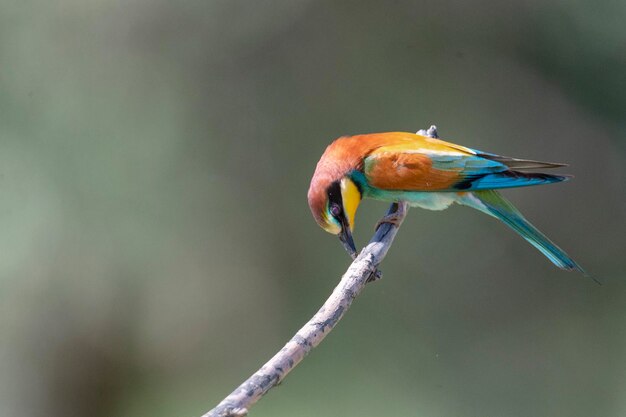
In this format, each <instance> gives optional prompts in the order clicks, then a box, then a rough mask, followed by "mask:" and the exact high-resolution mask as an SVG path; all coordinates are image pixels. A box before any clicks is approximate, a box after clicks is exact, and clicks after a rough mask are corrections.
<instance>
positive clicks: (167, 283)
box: [0, 0, 626, 417]
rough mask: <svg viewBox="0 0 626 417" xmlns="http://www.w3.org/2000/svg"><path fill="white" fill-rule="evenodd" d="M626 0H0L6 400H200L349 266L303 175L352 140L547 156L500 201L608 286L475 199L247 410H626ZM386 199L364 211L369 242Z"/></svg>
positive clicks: (157, 412)
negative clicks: (540, 248) (398, 140)
mask: <svg viewBox="0 0 626 417" xmlns="http://www.w3.org/2000/svg"><path fill="white" fill-rule="evenodd" d="M625 21H626V3H625V2H618V1H590V0H589V1H581V0H576V1H564V0H563V1H552V2H541V1H525V2H501V1H496V0H483V1H478V2H464V1H460V0H444V1H440V0H437V1H435V0H427V1H421V2H409V1H391V2H362V1H343V2H333V1H330V0H328V1H309V0H298V1H294V0H279V1H257V2H252V1H245V2H244V1H240V0H205V1H187V2H171V1H164V0H155V1H147V0H133V1H104V0H90V1H85V0H60V1H42V0H40V1H27V2H23V1H22V2H20V1H10V0H2V1H0V92H1V94H0V141H1V142H0V143H1V145H2V146H1V148H0V222H1V228H0V230H1V231H2V232H1V233H0V253H1V254H2V255H1V256H0V265H1V266H0V415H1V416H3V417H4V416H7V417H18V416H19V417H39V416H46V417H56V416H59V417H61V416H63V417H73V416H90V417H98V416H102V417H104V416H106V417H134V416H146V415H150V416H154V417H159V416H198V415H200V414H202V413H203V412H205V411H207V410H208V409H210V408H212V407H213V406H214V405H215V404H217V403H218V402H219V401H220V400H221V399H222V398H223V397H224V396H225V395H227V394H228V393H230V392H231V391H232V389H234V388H235V387H236V386H237V385H238V384H239V383H240V382H242V381H243V380H244V379H245V378H247V377H248V376H249V375H250V374H251V373H252V372H253V371H255V370H256V369H257V368H258V367H259V366H260V365H261V364H263V363H264V362H265V361H266V360H267V359H268V358H269V357H270V356H272V355H273V354H274V353H275V352H276V351H277V350H278V349H280V347H282V345H283V344H284V343H285V342H286V341H287V340H288V339H289V338H290V337H291V335H293V334H294V333H295V331H296V330H297V329H298V328H299V327H300V326H301V325H302V324H303V323H304V322H305V321H307V320H308V319H309V318H310V317H311V316H312V315H313V313H314V312H315V311H316V310H317V308H318V307H319V306H320V305H321V303H322V302H323V300H324V299H325V298H326V297H327V295H328V294H329V293H330V291H331V290H332V288H333V287H334V285H335V284H336V283H337V281H338V279H339V277H340V276H341V274H342V273H343V271H345V269H346V267H347V265H348V263H349V259H348V258H347V256H346V254H345V253H344V252H343V249H342V248H341V245H340V243H339V242H338V240H337V239H336V238H334V237H332V236H330V235H328V234H326V233H324V232H323V231H322V230H321V229H320V228H319V227H318V226H317V225H316V224H315V222H314V221H313V219H312V217H311V214H310V212H309V209H308V207H307V203H306V191H307V188H308V185H309V179H310V176H311V174H312V172H313V169H314V167H315V164H316V162H317V160H318V158H319V156H320V155H321V153H322V152H323V150H324V148H325V146H326V145H327V144H328V143H330V141H331V140H332V139H334V138H335V137H338V136H340V135H344V134H356V133H367V132H377V131H389V130H403V131H416V130H417V129H420V128H426V127H428V126H429V125H430V124H433V123H435V124H437V125H438V126H439V131H440V134H441V136H442V137H443V138H444V139H448V140H451V141H453V142H458V143H461V144H464V145H467V146H471V147H474V148H478V149H483V150H486V151H491V152H495V153H500V154H505V155H512V156H518V157H525V158H532V159H540V160H548V161H552V160H555V161H562V162H567V163H569V164H571V166H570V167H569V168H567V169H565V170H563V171H564V172H568V173H571V174H574V175H575V176H576V178H575V180H573V181H570V182H568V183H566V184H561V185H554V186H546V187H535V188H527V189H523V190H522V189H520V190H515V191H510V192H506V195H507V196H508V197H509V198H510V199H511V200H513V201H514V202H515V203H516V204H517V205H518V207H519V208H520V209H521V210H522V211H523V212H524V213H525V214H526V215H527V216H528V217H529V219H531V220H532V221H533V222H534V223H535V224H536V225H537V226H538V227H540V228H541V229H543V230H544V231H545V232H546V233H547V234H548V235H549V236H550V237H552V238H553V239H554V240H555V241H556V242H557V243H558V244H559V245H561V246H562V247H564V248H565V249H566V250H568V252H570V254H572V256H573V257H574V258H575V259H577V260H578V261H579V262H580V263H581V264H582V265H584V266H585V267H586V268H587V269H588V270H589V271H591V273H592V274H594V276H596V277H598V278H599V279H600V280H601V281H602V282H603V283H604V285H603V286H597V285H595V284H594V283H593V282H592V281H591V280H588V279H585V278H583V277H581V276H579V275H577V274H574V273H566V272H563V271H560V270H558V269H557V268H555V267H553V266H552V265H551V264H550V263H549V262H548V261H547V260H546V259H545V258H544V257H543V256H542V255H540V254H539V253H538V252H537V251H536V250H534V249H533V248H532V247H531V246H530V245H528V244H527V243H526V242H524V241H523V240H522V239H520V238H519V237H518V236H516V235H515V234H513V233H512V232H510V231H509V230H508V229H507V228H506V227H504V226H503V225H501V224H499V223H498V222H497V221H495V220H493V219H491V218H488V217H487V216H485V215H482V214H480V213H478V212H475V211H472V210H470V209H467V208H462V207H454V208H451V209H450V210H448V211H445V212H439V213H436V212H428V211H424V210H418V209H413V210H411V211H410V213H409V217H408V219H407V221H406V222H405V224H404V226H403V228H402V230H401V231H400V233H399V235H398V238H397V239H396V242H395V244H394V247H393V248H392V249H391V251H390V253H389V255H388V257H387V259H386V260H385V263H384V265H383V268H382V269H383V270H384V272H385V277H384V279H383V280H382V281H380V282H378V283H376V284H374V285H372V286H368V287H367V289H366V290H365V292H364V294H363V295H362V297H360V298H359V299H358V300H357V301H356V302H355V304H354V305H353V308H352V309H351V311H350V312H349V313H348V315H347V316H346V317H345V319H344V320H343V321H342V322H341V323H340V324H339V325H338V327H337V328H336V329H335V331H334V332H333V333H332V334H331V335H330V336H329V337H328V338H327V339H326V340H325V341H324V342H323V343H322V345H320V347H319V348H318V349H316V350H315V351H314V352H313V353H312V354H311V355H310V356H309V358H307V360H305V361H304V362H303V363H302V364H301V366H299V367H298V368H297V369H296V370H295V371H294V372H293V373H292V374H291V375H290V376H289V377H288V378H287V379H286V380H285V382H284V383H283V384H282V385H281V386H280V387H278V388H276V389H274V390H273V391H272V392H271V393H270V394H269V395H268V396H267V397H265V398H264V399H263V400H262V401H261V402H260V403H258V404H257V405H256V406H255V407H254V408H253V409H252V414H251V415H253V416H258V417H261V416H303V417H306V416H316V417H318V416H374V415H411V416H413V415H415V416H429V417H430V416H442V417H444V416H477V417H482V416H519V417H522V416H551V417H554V416H568V417H572V416H581V417H582V416H585V417H588V416H591V415H594V416H605V417H611V416H624V415H626V312H625V307H624V306H625V304H626V281H625V278H626V277H625V276H624V275H625V274H624V273H625V271H626V171H625V169H624V164H625V162H626V141H625V140H624V138H625V136H626V118H625V115H626V114H625V113H626V112H625V109H626V77H625V74H626V25H624V22H625ZM385 209H386V205H385V204H382V203H377V202H369V203H367V204H364V205H363V206H362V208H361V210H360V212H359V216H358V223H357V227H356V231H355V233H356V239H357V243H359V244H363V243H365V242H366V241H367V240H368V239H369V237H370V236H371V234H372V232H373V225H374V224H375V223H376V221H377V219H378V218H379V217H380V215H381V214H382V213H383V212H384V210H385Z"/></svg>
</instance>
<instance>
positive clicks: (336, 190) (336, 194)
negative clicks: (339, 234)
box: [328, 181, 343, 218]
mask: <svg viewBox="0 0 626 417" xmlns="http://www.w3.org/2000/svg"><path fill="white" fill-rule="evenodd" d="M334 207H337V208H338V213H337V214H335V213H334V212H335V211H336V210H337V209H335V208H334ZM342 207H343V200H342V198H341V186H340V185H339V181H335V182H333V183H332V184H330V186H329V187H328V209H329V210H330V212H331V214H332V215H333V216H334V217H337V218H338V217H340V216H341V215H342V214H343V210H342Z"/></svg>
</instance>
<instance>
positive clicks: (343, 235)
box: [339, 221, 358, 259]
mask: <svg viewBox="0 0 626 417" xmlns="http://www.w3.org/2000/svg"><path fill="white" fill-rule="evenodd" d="M341 223H342V224H341V232H339V240H341V243H342V244H343V247H344V248H345V249H346V251H347V252H348V253H349V254H350V256H351V257H352V259H356V257H357V255H358V252H357V251H356V246H355V245H354V239H352V231H351V230H350V226H349V225H348V224H347V221H343V222H341Z"/></svg>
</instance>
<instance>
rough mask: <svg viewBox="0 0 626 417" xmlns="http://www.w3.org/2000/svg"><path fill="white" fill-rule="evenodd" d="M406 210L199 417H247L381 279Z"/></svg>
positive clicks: (395, 210)
mask: <svg viewBox="0 0 626 417" xmlns="http://www.w3.org/2000/svg"><path fill="white" fill-rule="evenodd" d="M422 132H424V133H422ZM419 133H420V134H425V135H428V136H431V137H437V129H436V127H435V126H431V127H430V128H429V129H428V131H420V132H419ZM407 211H408V206H407V204H406V203H405V202H400V203H394V204H392V205H391V207H390V208H389V210H388V212H387V215H386V216H385V218H384V219H391V218H393V221H392V222H382V223H379V227H378V229H377V230H376V233H375V234H374V237H372V240H370V242H369V243H368V245H367V246H366V247H365V248H363V250H362V251H361V253H360V254H359V256H358V257H357V258H356V259H355V260H354V262H352V264H351V265H350V267H349V268H348V270H347V271H346V273H345V274H344V275H343V277H342V278H341V281H340V282H339V285H337V287H335V289H334V290H333V292H332V294H331V295H330V297H329V298H328V300H326V302H325V303H324V305H323V306H322V308H320V309H319V311H318V312H317V313H316V314H315V315H314V316H313V318H312V319H311V320H309V322H308V323H306V324H305V325H304V326H303V327H302V328H301V329H300V330H298V332H297V333H296V335H295V336H294V337H292V338H291V340H290V341H289V342H287V344H286V345H285V346H284V347H283V348H282V349H281V350H280V351H279V352H278V353H277V354H276V355H274V357H273V358H272V359H270V360H269V361H268V362H267V363H266V364H265V365H263V367H262V368H261V369H259V370H258V371H257V372H255V373H254V375H252V376H251V377H250V378H248V379H247V380H246V381H245V382H244V383H243V384H241V385H240V386H239V387H238V388H237V389H235V391H233V392H232V393H231V394H230V395H229V396H228V397H226V398H225V399H224V400H223V401H222V402H221V403H219V404H218V405H217V407H215V408H214V409H212V410H211V411H209V412H208V413H206V414H204V415H203V416H202V417H242V416H245V415H247V414H248V410H249V408H250V407H251V406H252V405H253V404H254V403H256V402H257V401H258V400H260V399H261V397H262V396H263V395H265V394H266V393H267V392H268V391H269V390H270V389H272V388H273V387H275V386H276V385H278V383H280V382H281V381H282V380H283V379H284V378H285V377H286V376H287V374H288V373H289V372H290V371H291V370H292V369H293V368H295V367H296V365H298V364H299V363H300V361H302V359H304V357H305V356H306V355H307V354H308V353H309V352H310V351H311V349H313V348H314V347H316V346H317V345H318V344H319V343H320V342H321V341H322V340H323V339H324V338H325V337H326V335H327V334H328V333H330V331H331V330H332V329H333V328H334V327H335V325H336V324H337V322H338V321H339V320H340V319H341V318H342V317H343V315H344V314H345V313H346V311H348V308H350V305H351V304H352V300H354V299H355V298H356V297H357V296H358V295H359V294H360V293H361V291H362V290H363V288H365V285H366V284H367V283H368V282H370V281H373V280H376V279H378V278H380V271H378V270H377V267H378V265H379V264H380V263H381V262H382V260H383V259H384V258H385V255H386V254H387V251H388V250H389V248H390V247H391V243H392V242H393V239H394V238H395V236H396V233H397V231H398V228H399V227H400V225H401V224H402V221H403V220H404V217H405V216H406V213H407Z"/></svg>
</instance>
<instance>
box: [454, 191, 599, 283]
mask: <svg viewBox="0 0 626 417" xmlns="http://www.w3.org/2000/svg"><path fill="white" fill-rule="evenodd" d="M459 203H460V204H463V205H466V206H470V207H472V208H475V209H477V210H480V211H482V212H484V213H487V214H489V215H490V216H493V217H495V218H497V219H499V220H501V221H502V222H504V223H505V224H506V225H507V226H509V227H510V228H511V229H513V230H515V231H516V232H517V233H518V234H519V235H521V236H522V237H523V238H524V239H526V241H528V243H530V244H531V245H533V246H534V247H535V248H537V249H538V250H539V251H540V252H541V253H543V254H544V255H545V256H546V257H547V258H548V259H550V261H552V263H553V264H555V265H556V266H558V267H559V268H561V269H565V270H568V271H579V272H581V273H582V274H583V275H585V276H589V277H591V276H590V275H589V274H588V273H587V272H586V271H585V270H584V269H583V268H582V267H581V266H580V265H578V264H577V263H576V261H574V260H573V259H572V258H570V257H569V255H567V253H565V251H563V250H562V249H561V248H559V247H558V246H557V245H556V244H554V243H553V242H552V241H551V240H550V239H548V238H547V237H546V236H545V235H544V234H543V233H541V232H540V231H539V230H538V229H537V228H536V227H535V226H533V225H532V224H530V222H529V221H528V220H526V219H525V218H524V216H523V215H522V213H520V212H519V210H517V209H516V208H515V207H514V206H513V204H511V203H510V202H509V201H508V200H507V199H505V198H504V197H502V196H501V195H500V193H498V192H497V191H494V190H480V191H474V192H471V193H466V194H464V195H463V196H462V197H461V198H460V199H459ZM591 278H593V277H591ZM594 281H596V280H595V279H594ZM596 282H597V281H596Z"/></svg>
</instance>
